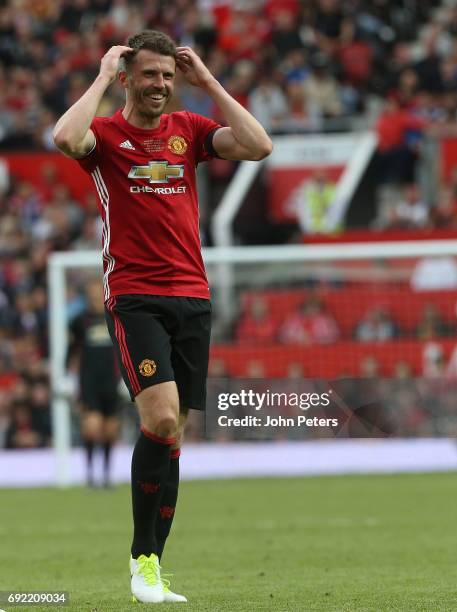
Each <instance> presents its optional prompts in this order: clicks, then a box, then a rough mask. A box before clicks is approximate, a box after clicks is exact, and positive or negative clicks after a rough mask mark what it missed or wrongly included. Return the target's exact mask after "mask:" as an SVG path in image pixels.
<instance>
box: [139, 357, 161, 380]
mask: <svg viewBox="0 0 457 612" xmlns="http://www.w3.org/2000/svg"><path fill="white" fill-rule="evenodd" d="M138 369H139V370H140V374H141V375H142V376H153V375H154V374H155V372H156V370H157V366H156V362H155V361H153V360H152V359H143V361H142V362H141V363H140V365H139V366H138Z"/></svg>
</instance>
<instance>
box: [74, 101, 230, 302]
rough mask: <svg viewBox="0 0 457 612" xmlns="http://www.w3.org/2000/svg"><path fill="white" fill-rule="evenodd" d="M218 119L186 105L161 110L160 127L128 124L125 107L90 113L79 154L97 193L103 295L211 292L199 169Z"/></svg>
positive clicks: (206, 294) (196, 294)
mask: <svg viewBox="0 0 457 612" xmlns="http://www.w3.org/2000/svg"><path fill="white" fill-rule="evenodd" d="M219 127H221V126H220V125H219V124H217V123H215V122H214V121H212V120H210V119H207V118H206V117H202V116H200V115H196V114H194V113H189V112H187V111H182V112H178V113H171V114H169V115H166V114H165V115H162V116H161V118H160V125H159V127H158V128H156V129H142V128H138V127H135V126H133V125H131V124H130V123H128V122H127V121H126V120H125V119H124V117H123V116H122V112H121V111H120V110H119V111H117V113H115V114H114V115H113V116H112V117H96V118H95V119H94V120H93V122H92V125H91V128H92V130H93V132H94V134H95V138H96V144H95V147H94V149H93V150H92V151H91V152H90V153H89V154H88V155H87V156H86V157H84V158H82V159H78V160H76V161H77V162H78V163H79V164H80V165H81V166H82V167H83V168H84V170H85V171H86V172H88V173H90V174H91V176H92V178H93V180H94V183H95V186H96V189H97V193H98V196H99V200H100V202H99V208H100V213H101V216H102V219H103V269H104V277H103V281H104V289H105V300H107V299H108V298H109V297H110V296H113V295H122V294H126V293H141V294H152V295H171V296H185V297H198V298H206V299H208V298H209V287H208V280H207V278H206V273H205V267H204V264H203V259H202V255H201V244H200V232H199V213H198V199H197V187H196V176H195V170H196V166H197V164H198V163H199V162H201V161H205V160H207V159H210V158H211V156H210V155H209V154H208V153H207V152H206V150H205V147H204V143H205V138H206V137H207V135H208V134H209V132H211V131H212V130H214V129H217V128H219Z"/></svg>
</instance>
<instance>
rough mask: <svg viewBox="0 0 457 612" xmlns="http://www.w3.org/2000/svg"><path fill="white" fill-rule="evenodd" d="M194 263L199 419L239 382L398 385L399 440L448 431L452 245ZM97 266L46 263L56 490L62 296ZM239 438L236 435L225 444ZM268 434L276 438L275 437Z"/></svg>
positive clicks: (301, 251) (83, 258) (79, 260)
mask: <svg viewBox="0 0 457 612" xmlns="http://www.w3.org/2000/svg"><path fill="white" fill-rule="evenodd" d="M204 257H205V262H206V267H207V271H208V276H209V281H210V286H211V289H212V296H213V340H212V347H211V359H210V368H209V378H210V384H209V395H208V409H209V410H208V412H210V413H213V414H214V412H215V411H214V410H213V408H215V406H214V404H215V403H216V402H217V398H218V396H219V395H220V392H221V391H228V390H229V388H230V390H231V391H234V390H237V389H238V390H239V388H240V385H241V386H244V387H246V385H247V384H248V383H247V382H246V381H250V383H249V384H251V386H252V385H254V386H255V385H257V388H258V387H259V384H260V382H259V381H263V383H262V384H264V387H263V388H264V389H265V388H266V386H267V387H270V388H271V389H273V388H276V389H277V388H279V387H281V384H282V385H283V387H284V385H286V386H287V385H289V387H287V388H294V387H293V385H294V384H296V385H299V386H300V385H302V384H303V381H304V380H308V381H309V380H341V379H343V380H348V379H350V380H365V379H377V380H391V381H402V385H400V386H398V385H397V386H396V387H395V389H394V391H395V402H393V401H392V402H391V404H392V405H393V404H395V407H396V409H397V408H398V410H400V409H402V410H403V413H402V414H403V416H402V419H401V427H400V429H399V431H400V434H401V435H404V436H416V435H432V436H433V435H455V433H456V432H457V423H456V421H455V417H454V411H453V410H452V402H451V399H450V397H451V396H452V395H455V394H454V393H453V391H454V390H453V382H452V381H453V380H454V379H455V378H456V377H457V350H456V347H457V342H456V340H455V333H456V329H457V314H456V306H457V242H456V241H452V240H446V241H444V240H443V241H428V242H420V241H405V242H395V243H393V242H389V243H387V242H385V243H364V244H360V243H359V244H338V245H313V246H302V245H295V246H281V247H232V248H212V249H206V250H205V252H204ZM100 267H101V256H100V254H99V253H95V252H70V253H56V254H54V255H52V256H51V258H50V262H49V291H50V334H51V382H52V390H53V431H54V444H55V448H56V450H57V453H58V456H59V461H58V465H59V466H60V467H59V469H60V474H59V480H60V482H64V480H65V469H66V468H65V461H66V459H65V458H66V456H67V455H68V450H69V448H70V447H71V444H72V435H71V434H72V426H71V423H72V401H71V397H70V396H69V393H68V391H67V389H66V385H65V381H66V380H67V374H66V370H65V359H66V353H67V346H68V324H69V312H70V310H69V308H68V300H69V297H70V295H71V297H72V299H74V295H75V293H76V294H78V292H83V288H84V285H85V282H86V280H87V278H88V277H89V276H91V277H93V275H94V273H98V272H99V273H100V274H101V269H100ZM418 379H420V381H422V383H423V381H429V383H428V386H426V388H425V390H424V387H423V386H422V387H421V388H420V389H419V390H418V388H417V385H416V387H414V389H413V388H412V387H408V385H406V383H405V381H417V380H418ZM237 381H238V383H237ZM240 381H243V382H242V383H241V382H240ZM275 381H276V382H275ZM278 381H282V382H281V383H278ZM285 381H287V383H286V382H285ZM430 381H431V382H430ZM437 381H438V382H437ZM443 381H444V382H443ZM278 385H279V386H278ZM290 385H292V387H290ZM418 392H421V393H419V395H420V394H422V395H421V401H418V395H417V394H418ZM390 393H391V396H390V397H392V393H393V391H392V389H391V391H390ZM218 394H219V395H218ZM424 395H425V396H426V397H427V398H428V400H427V401H428V403H427V401H425V403H424V401H423V397H424ZM399 398H400V399H399ZM437 398H438V399H440V398H441V399H440V401H438V400H437ZM131 412H132V413H134V411H131ZM195 418H196V419H197V417H195ZM203 425H204V424H203V423H202V422H200V421H198V419H197V420H195V421H192V422H191V427H192V428H193V430H192V432H191V435H192V436H194V437H195V438H196V439H198V438H199V437H200V438H201V437H203V436H205V435H206V437H209V438H210V439H211V438H215V439H225V437H224V435H225V434H224V433H223V432H221V431H220V430H218V428H217V424H215V423H213V422H210V425H209V427H208V423H207V428H206V432H205V430H204V428H203ZM245 435H246V429H240V430H239V431H238V432H232V433H231V438H230V439H243V436H245ZM313 435H315V436H320V435H322V436H325V435H328V432H327V433H325V432H324V431H321V432H319V431H316V432H314V434H313ZM277 436H278V437H284V436H287V434H285V433H284V431H283V430H281V431H280V430H278V433H277ZM254 437H255V436H254ZM270 437H271V436H270ZM273 437H274V436H273ZM73 438H74V436H73Z"/></svg>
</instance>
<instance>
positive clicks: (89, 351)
mask: <svg viewBox="0 0 457 612" xmlns="http://www.w3.org/2000/svg"><path fill="white" fill-rule="evenodd" d="M86 295H87V301H88V304H87V308H86V309H85V311H84V312H83V313H81V314H80V315H78V316H77V317H76V318H75V319H74V320H73V321H72V323H71V326H70V333H71V341H70V347H69V362H70V363H72V362H75V361H76V363H77V366H78V372H79V393H80V400H81V405H82V410H83V415H82V417H83V421H82V434H83V438H84V444H85V448H86V456H87V484H88V486H90V487H92V486H94V484H95V481H94V477H93V454H94V449H95V446H96V445H100V446H101V447H102V449H103V476H104V479H103V484H104V486H105V487H108V486H109V484H110V459H111V449H112V446H113V443H114V441H115V439H116V436H117V432H118V429H119V419H118V416H117V409H118V406H119V396H118V392H117V388H118V385H119V368H118V366H117V363H116V361H115V354H114V350H113V344H112V342H111V338H110V335H109V333H108V329H107V326H106V321H105V309H104V300H103V287H102V284H101V282H100V280H99V279H98V278H97V279H95V278H94V279H91V280H90V281H89V282H88V283H87V286H86Z"/></svg>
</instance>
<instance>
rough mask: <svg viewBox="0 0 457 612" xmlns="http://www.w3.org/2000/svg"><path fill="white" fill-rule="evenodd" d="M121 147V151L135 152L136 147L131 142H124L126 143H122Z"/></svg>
mask: <svg viewBox="0 0 457 612" xmlns="http://www.w3.org/2000/svg"><path fill="white" fill-rule="evenodd" d="M119 146H120V147H121V149H130V150H131V151H135V147H134V146H133V145H132V143H131V142H130V140H124V142H121V144H120V145H119Z"/></svg>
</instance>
